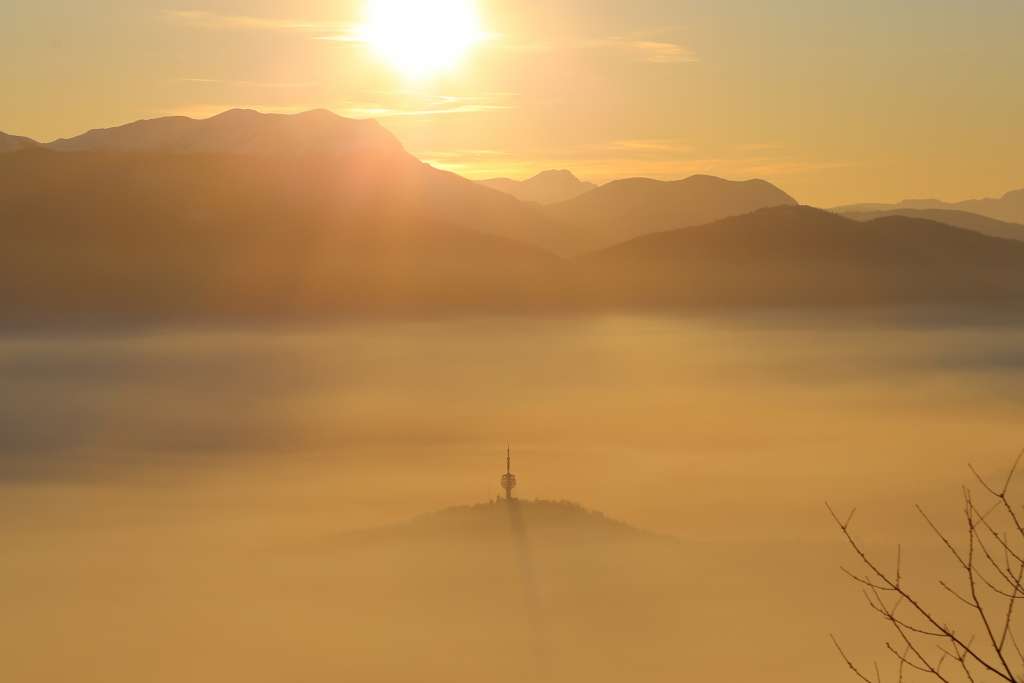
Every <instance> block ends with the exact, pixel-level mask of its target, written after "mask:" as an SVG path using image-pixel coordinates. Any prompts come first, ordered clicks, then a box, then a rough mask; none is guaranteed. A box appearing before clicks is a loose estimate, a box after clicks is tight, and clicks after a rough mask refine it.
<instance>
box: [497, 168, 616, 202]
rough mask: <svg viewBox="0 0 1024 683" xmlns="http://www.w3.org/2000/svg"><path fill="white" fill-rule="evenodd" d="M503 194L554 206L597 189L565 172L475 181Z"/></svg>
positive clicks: (544, 172) (548, 172)
mask: <svg viewBox="0 0 1024 683" xmlns="http://www.w3.org/2000/svg"><path fill="white" fill-rule="evenodd" d="M477 182H479V183H480V184H481V185H484V186H485V187H489V188H491V189H494V190H498V191H499V192H504V193H505V194H510V195H512V196H513V197H515V198H516V199H518V200H520V201H524V202H536V203H537V204H554V203H555V202H562V201H565V200H567V199H572V198H574V197H578V196H580V195H581V194H583V193H584V192H589V191H591V190H593V189H595V188H596V187H597V185H595V184H594V183H585V182H583V181H581V180H580V179H579V178H577V177H576V176H575V175H573V174H572V172H571V171H566V170H551V171H542V172H541V173H538V174H537V175H535V176H533V177H532V178H527V179H526V180H512V179H511V178H489V179H487V180H479V181H477Z"/></svg>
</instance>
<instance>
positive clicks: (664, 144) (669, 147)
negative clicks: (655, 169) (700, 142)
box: [602, 138, 693, 155]
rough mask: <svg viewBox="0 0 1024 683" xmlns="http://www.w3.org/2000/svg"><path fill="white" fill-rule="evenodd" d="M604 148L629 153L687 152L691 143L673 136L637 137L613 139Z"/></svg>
mask: <svg viewBox="0 0 1024 683" xmlns="http://www.w3.org/2000/svg"><path fill="white" fill-rule="evenodd" d="M602 146H603V147H604V148H606V149H611V150H621V151H623V152H630V153H651V154H659V155H664V154H689V153H690V152H692V151H693V145H691V144H689V143H687V142H684V141H682V140H678V139H675V138H639V139H633V140H614V141H612V142H610V143H608V144H606V145H602Z"/></svg>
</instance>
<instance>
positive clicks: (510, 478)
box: [501, 446, 516, 500]
mask: <svg viewBox="0 0 1024 683" xmlns="http://www.w3.org/2000/svg"><path fill="white" fill-rule="evenodd" d="M515 487H516V475H514V474H512V448H511V446H510V447H509V448H508V450H507V451H506V453H505V474H503V475H501V488H502V489H504V490H505V500H512V489H514V488H515Z"/></svg>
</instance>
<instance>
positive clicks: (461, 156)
mask: <svg viewBox="0 0 1024 683" xmlns="http://www.w3.org/2000/svg"><path fill="white" fill-rule="evenodd" d="M735 150H736V146H730V147H729V148H723V149H720V150H699V149H696V148H693V147H691V146H690V145H687V144H685V143H682V142H680V141H675V140H665V141H662V140H621V141H612V142H608V143H605V144H602V145H577V146H573V147H566V148H564V149H545V150H525V151H519V150H517V151H515V152H511V151H507V150H501V149H484V150H477V149H462V150H443V151H422V150H415V149H414V150H411V151H412V152H413V153H415V154H418V155H419V156H421V158H423V159H424V160H425V161H428V162H429V163H432V164H433V165H435V166H438V167H439V168H443V169H445V170H448V171H452V172H455V173H459V174H461V175H464V176H466V177H469V178H478V179H479V178H492V177H510V178H527V177H530V176H532V175H535V174H536V173H538V172H539V171H543V170H545V169H548V168H569V169H571V170H572V171H573V172H574V173H576V175H577V176H579V177H580V178H583V179H586V180H591V181H594V182H599V183H600V182H607V181H609V180H614V179H617V178H626V177H638V176H640V177H648V178H658V179H661V180H675V179H679V178H685V177H687V176H691V175H694V174H701V173H706V174H711V175H717V176H722V177H725V178H732V179H736V180H742V179H747V178H768V179H784V178H786V177H792V176H799V175H802V174H810V173H817V172H820V171H824V170H830V169H836V168H845V167H848V166H849V164H847V163H843V162H835V161H820V160H806V159H796V158H790V157H787V156H784V155H782V154H779V155H777V156H773V155H771V154H769V153H767V152H756V153H751V154H736V151H735Z"/></svg>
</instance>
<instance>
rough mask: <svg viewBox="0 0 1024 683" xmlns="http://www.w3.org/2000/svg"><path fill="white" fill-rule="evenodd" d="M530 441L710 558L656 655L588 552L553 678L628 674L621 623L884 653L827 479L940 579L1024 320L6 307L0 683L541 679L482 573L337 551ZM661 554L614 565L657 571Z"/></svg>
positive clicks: (0, 442) (993, 444) (601, 505)
mask: <svg viewBox="0 0 1024 683" xmlns="http://www.w3.org/2000/svg"><path fill="white" fill-rule="evenodd" d="M507 443H508V444H510V445H511V448H512V459H513V460H512V463H513V470H514V471H515V472H516V474H517V475H518V478H519V487H518V488H517V493H518V495H519V496H520V497H522V498H525V499H534V498H538V499H553V500H571V501H576V502H579V503H581V504H582V505H584V506H586V507H587V508H591V509H596V510H600V511H601V512H603V513H604V514H606V515H607V516H609V517H611V518H614V519H617V520H622V521H624V522H626V523H628V524H630V525H633V526H635V527H638V528H640V529H644V530H649V531H652V532H656V533H658V534H664V535H668V536H671V537H674V538H675V539H678V543H679V548H680V549H681V552H682V553H683V559H684V561H683V562H682V563H681V564H680V566H679V568H678V569H673V571H672V573H671V576H676V575H678V578H679V583H678V586H677V587H676V589H673V590H668V591H667V592H666V593H665V596H666V597H665V600H664V601H663V602H664V603H665V604H664V605H663V607H665V609H669V610H671V611H672V612H673V614H674V615H675V616H674V617H673V619H672V620H668V621H665V622H664V624H665V625H664V626H661V625H655V626H651V628H650V631H649V632H647V633H646V634H645V635H644V636H643V638H644V643H645V644H646V645H649V646H650V648H649V650H645V651H644V652H643V654H640V655H637V654H636V653H637V652H639V650H637V649H636V648H637V647H638V645H637V643H636V642H635V641H636V638H637V637H638V636H637V633H638V632H639V631H640V630H642V628H641V627H640V626H638V623H639V622H638V621H637V618H636V617H635V615H634V616H631V617H630V618H629V620H628V621H627V620H625V618H624V619H623V621H622V622H621V623H622V633H618V634H617V633H615V627H614V625H615V624H616V623H618V622H616V617H615V615H616V614H618V612H617V611H616V610H628V604H627V603H628V602H629V601H630V595H632V594H633V593H632V592H631V590H632V589H630V588H629V586H628V585H627V586H626V587H625V588H624V587H623V585H622V577H621V576H620V577H619V579H618V581H619V583H616V584H614V585H612V583H610V582H606V584H602V582H601V579H602V577H601V573H602V572H603V571H605V569H606V568H604V567H603V566H592V565H588V564H587V563H586V562H577V563H575V564H568V565H566V567H570V568H569V569H565V570H564V571H565V572H577V573H578V578H579V584H580V585H581V586H587V587H589V586H593V587H594V588H593V592H594V595H593V603H592V604H589V605H588V607H587V609H593V610H597V611H598V612H599V611H601V610H607V611H608V614H609V615H611V617H610V620H609V624H611V626H605V627H603V630H602V632H601V633H600V634H594V633H590V631H588V628H589V627H588V625H587V623H582V621H580V620H577V621H571V616H572V615H568V614H548V615H547V617H546V618H547V619H548V623H549V624H551V625H550V627H549V628H550V629H551V630H552V631H554V630H556V629H558V628H559V626H558V625H559V624H563V625H564V628H563V631H564V639H563V640H562V641H559V642H560V643H563V644H562V645H553V646H550V647H549V651H548V653H547V655H546V656H547V657H549V658H550V659H551V660H552V664H551V666H552V667H553V668H554V669H555V670H557V671H558V672H559V673H558V675H557V680H560V681H572V680H574V679H575V680H581V681H582V680H587V681H598V680H625V679H623V678H622V676H623V675H624V674H623V673H622V672H621V671H615V670H614V668H613V667H614V666H616V664H614V662H613V660H614V659H615V655H614V650H615V649H616V643H618V642H621V643H622V647H623V648H625V647H629V648H631V649H630V653H631V654H630V658H632V660H633V661H634V663H635V664H636V665H637V666H641V664H642V667H641V668H642V670H643V671H645V672H646V673H645V674H644V676H643V677H644V680H662V679H664V680H742V679H746V680H758V681H779V682H782V681H785V682H786V683H803V682H807V683H811V682H815V683H818V682H820V681H825V680H829V681H832V680H835V681H839V680H847V679H846V678H845V676H846V672H845V671H844V668H843V665H842V663H841V661H839V660H838V658H837V657H836V655H835V653H834V651H833V650H832V649H831V648H832V646H831V643H830V641H829V639H828V634H829V633H833V632H834V633H836V634H837V635H838V636H840V637H841V638H843V641H844V642H845V643H848V647H849V649H850V650H851V652H852V653H853V654H855V655H856V656H858V657H863V658H865V660H868V661H869V660H870V659H871V658H872V657H876V656H877V657H879V658H881V657H882V656H883V654H884V650H883V642H884V639H885V638H886V637H887V636H885V635H883V634H884V631H883V629H882V626H881V625H879V624H875V622H874V621H873V620H872V618H871V615H870V614H869V612H868V609H867V608H866V607H865V606H863V605H862V603H861V598H860V596H859V591H858V589H857V588H856V587H855V586H853V585H851V584H850V582H849V580H848V579H846V578H845V577H844V576H843V575H842V573H841V571H840V565H844V564H846V565H852V564H853V563H852V559H851V557H850V555H849V554H848V553H847V552H846V550H845V547H844V545H843V543H842V539H841V538H840V537H839V534H838V533H837V532H836V530H835V528H834V526H833V525H832V523H831V521H830V519H829V517H828V515H827V513H826V510H825V507H824V503H825V501H830V502H831V503H833V504H834V505H835V506H836V507H837V508H839V509H843V510H847V509H849V508H851V507H854V506H856V507H857V508H858V512H857V517H856V525H855V527H856V530H857V533H858V534H859V535H860V536H861V537H863V538H864V540H865V541H866V542H867V543H868V545H869V547H871V548H872V549H875V550H876V551H877V552H879V553H883V554H887V553H894V552H895V546H896V544H897V543H902V545H903V554H904V558H905V559H904V565H905V566H904V572H905V573H906V574H907V575H908V576H910V577H911V578H912V579H915V580H920V581H922V583H926V582H929V581H930V582H932V583H934V581H933V578H932V575H931V574H930V572H931V571H932V570H933V569H934V566H935V565H934V562H935V558H936V557H938V549H937V548H936V544H935V543H933V542H932V540H931V539H930V538H929V536H928V535H927V532H926V528H925V527H924V525H923V524H922V522H921V520H920V519H919V517H917V513H916V512H915V510H914V507H913V505H914V503H920V504H922V505H923V506H925V507H926V508H927V509H929V510H931V511H933V512H934V514H935V516H936V518H937V519H938V520H939V521H940V522H941V523H944V524H945V523H948V524H954V523H955V522H956V519H957V513H958V496H959V491H960V488H959V487H960V485H961V484H962V483H969V481H970V476H971V475H970V472H969V470H968V469H967V465H968V463H973V464H974V465H975V466H976V467H977V468H978V469H979V470H980V471H981V472H983V473H986V474H992V475H995V474H997V473H999V472H1002V471H1004V470H1005V469H1006V468H1007V467H1008V466H1009V464H1010V463H1011V461H1012V460H1013V458H1014V457H1015V455H1016V454H1017V452H1018V451H1019V450H1020V449H1021V448H1024V325H1014V324H996V323H982V322H975V323H970V324H943V323H940V322H934V321H931V322H921V321H909V320H907V321H904V320H901V319H900V318H899V316H893V317H891V318H889V319H887V320H885V321H881V322H880V321H877V320H875V321H866V320H854V319H842V318H839V317H826V316H811V315H806V316H800V315H760V316H748V317H735V318H689V319H672V318H658V317H649V318H639V317H600V318H598V317H594V318H578V319H572V320H557V321H556V320H533V319H493V320H479V319H475V320H453V321H445V322H402V323H399V322H360V323H348V324H338V325H335V326H329V327H322V328H315V327H293V328H287V329H280V328H275V329H273V330H261V329H256V328H251V327H250V328H241V327H240V328H230V329H228V328H216V329H212V328H187V327H180V328H175V327H172V328H146V329H139V328H134V329H120V330H114V331H108V332H97V331H91V332H74V333H72V332H63V333H58V332H40V331H34V332H16V331H15V332H12V331H8V332H7V333H5V334H4V335H2V336H0V539H2V550H0V606H2V607H0V642H2V643H4V647H3V648H2V649H3V651H4V655H3V656H2V657H0V680H5V681H43V680H75V681H82V682H91V681H97V682H99V681H103V682H104V683H120V682H122V681H123V682H128V681H140V680H145V681H153V682H156V683H163V682H165V681H166V682H168V683H170V682H172V681H186V680H188V681H206V680H209V681H227V680H245V681H282V680H296V681H298V680H309V681H312V680H362V681H370V680H381V681H384V680H436V681H442V680H444V681H454V682H458V681H462V680H467V681H468V680H473V681H476V680H480V676H482V675H485V674H486V676H487V678H488V679H489V680H524V677H523V675H521V674H516V675H512V673H507V672H508V671H515V670H516V669H515V666H516V665H514V664H511V662H520V661H522V660H526V659H529V658H530V657H531V654H530V651H529V649H528V648H525V647H524V646H523V643H525V642H526V640H516V639H515V638H514V637H512V636H510V635H509V634H510V633H512V632H513V631H515V628H518V627H516V626H515V625H514V624H513V625H511V626H510V623H511V622H510V621H509V617H508V615H507V614H503V612H502V611H498V610H495V609H491V606H490V605H475V603H473V604H467V603H472V602H473V601H468V600H467V599H466V598H465V595H464V594H463V593H462V588H461V586H460V578H459V577H461V576H463V575H464V576H466V577H471V576H472V575H473V572H474V569H473V568H472V567H455V568H453V569H451V571H452V572H453V574H454V575H453V578H452V580H451V581H450V582H447V583H445V582H444V581H443V580H441V581H440V582H437V583H435V584H434V585H433V587H432V588H431V589H430V592H431V598H430V600H429V601H427V602H423V603H422V604H420V603H418V602H417V601H416V599H415V598H412V599H406V598H403V600H402V601H400V602H398V601H390V602H387V601H385V602H380V601H376V600H375V601H370V600H368V599H361V598H360V596H364V598H365V595H367V594H368V593H367V591H372V590H373V587H374V581H375V576H377V575H378V574H379V573H380V572H381V571H383V570H382V569H380V567H378V568H376V569H373V570H366V571H363V572H362V573H360V574H358V578H354V577H355V576H356V574H354V573H353V571H354V570H353V569H352V567H353V566H356V565H358V564H359V562H360V561H361V559H360V557H359V553H360V551H359V550H349V551H344V550H340V549H339V548H341V546H342V545H343V542H342V541H339V538H342V537H343V536H344V534H345V533H346V532H350V531H354V530H360V529H368V528H375V527H380V526H382V525H390V524H397V523H400V522H403V521H404V520H407V519H410V518H412V517H415V516H416V515H418V514H420V513H424V512H429V511H432V510H437V509H440V508H444V507H448V506H452V505H462V504H472V503H477V502H482V501H487V500H492V499H493V498H494V497H495V496H496V495H497V494H498V493H499V487H498V479H499V476H500V475H501V474H502V472H503V471H504V466H505V462H504V456H505V448H506V444H507ZM528 531H529V530H527V532H528ZM417 552H421V553H425V554H427V555H429V554H430V553H431V552H434V551H432V550H431V549H430V548H429V547H428V548H420V549H419V550H418V551H417ZM438 552H440V551H438ZM544 552H545V548H544V547H543V546H542V547H539V548H534V551H533V556H534V560H536V561H537V562H539V563H543V561H544V556H543V555H544ZM883 556H886V557H887V556H888V555H883ZM396 558H397V559H396ZM418 561H419V560H418V558H417V557H415V556H408V557H403V556H401V555H398V556H391V557H390V559H389V560H388V562H389V563H391V564H394V563H399V564H403V565H406V564H407V565H408V567H409V568H410V569H409V570H410V572H414V571H415V567H416V565H417V563H418ZM474 561H476V560H474ZM382 562H383V560H382ZM645 562H648V561H647V560H642V559H640V558H639V556H638V559H637V560H636V563H637V566H636V567H631V566H630V565H629V562H628V561H627V562H625V563H620V564H621V566H620V567H619V568H618V569H617V570H616V571H620V572H621V571H625V572H626V573H625V576H626V579H625V580H626V581H627V583H631V585H632V586H633V588H636V589H637V590H640V589H641V588H642V587H643V586H644V585H646V584H648V582H649V577H650V576H652V571H653V570H654V568H653V567H652V566H650V563H647V564H645ZM651 562H653V561H651ZM623 568H625V569H623ZM662 569H664V567H662ZM389 571H390V569H389ZM446 571H447V570H446ZM609 571H610V570H609ZM664 574H665V572H664V571H662V572H660V573H658V581H665V576H664ZM562 578H565V577H562ZM569 578H570V579H575V578H576V576H574V575H570V576H569ZM392 580H394V577H392ZM544 580H545V579H544V576H543V575H541V576H538V577H537V578H536V581H537V582H538V583H539V584H543V582H544ZM493 589H494V591H495V592H496V593H497V592H502V591H513V593H514V591H515V590H518V588H517V587H515V586H507V585H505V586H502V585H496V586H494V587H493ZM538 590H539V591H541V595H542V596H543V590H544V586H543V585H540V587H539V588H538ZM587 590H590V588H587ZM448 591H450V593H449V592H448ZM514 594H516V595H518V593H514ZM638 595H639V593H638ZM460 596H461V597H460ZM638 599H639V598H638ZM460 600H461V602H460ZM474 600H475V599H474ZM541 601H542V602H543V598H542V599H541ZM566 604H569V603H566ZM425 605H429V606H430V607H429V609H428V608H427V607H425ZM447 605H451V607H450V609H451V612H448V611H446V610H447V609H449V608H448V607H446V606H447ZM375 606H376V607H375ZM476 607H479V608H480V609H479V610H476ZM540 609H543V605H541V607H540ZM626 613H627V612H626V611H623V612H622V614H626ZM516 623H518V622H516ZM659 624H662V622H659ZM499 625H500V626H499ZM627 631H628V633H627ZM473 633H475V634H476V635H474V636H470V635H467V634H473ZM489 633H493V634H494V636H493V638H489V640H490V641H491V642H490V644H489V645H488V646H487V647H491V648H493V647H494V646H495V643H494V642H493V641H494V640H496V639H499V637H500V639H502V640H503V642H502V647H504V648H506V654H505V655H504V656H503V657H499V661H492V660H490V659H488V661H477V660H482V659H483V654H481V653H483V652H485V651H487V652H488V653H490V652H491V650H485V649H480V648H482V647H483V646H482V645H481V646H480V647H478V646H477V645H476V644H474V642H475V641H474V642H471V641H470V640H467V638H470V637H473V638H477V637H478V638H480V639H481V642H484V640H488V634H489ZM506 638H507V641H506V640H504V639H506ZM570 642H573V643H575V645H574V646H573V647H572V648H570V647H569V645H567V644H565V643H570ZM606 655H607V657H608V658H609V659H608V662H609V663H608V664H607V665H604V664H601V665H598V664H595V662H598V663H600V662H602V661H603V660H602V657H604V656H606ZM489 657H490V654H489V655H488V658H489ZM506 657H507V660H506V659H505V658H506ZM403 667H405V668H403ZM488 672H489V673H488ZM503 672H506V673H503ZM553 678H555V677H554V676H553Z"/></svg>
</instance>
